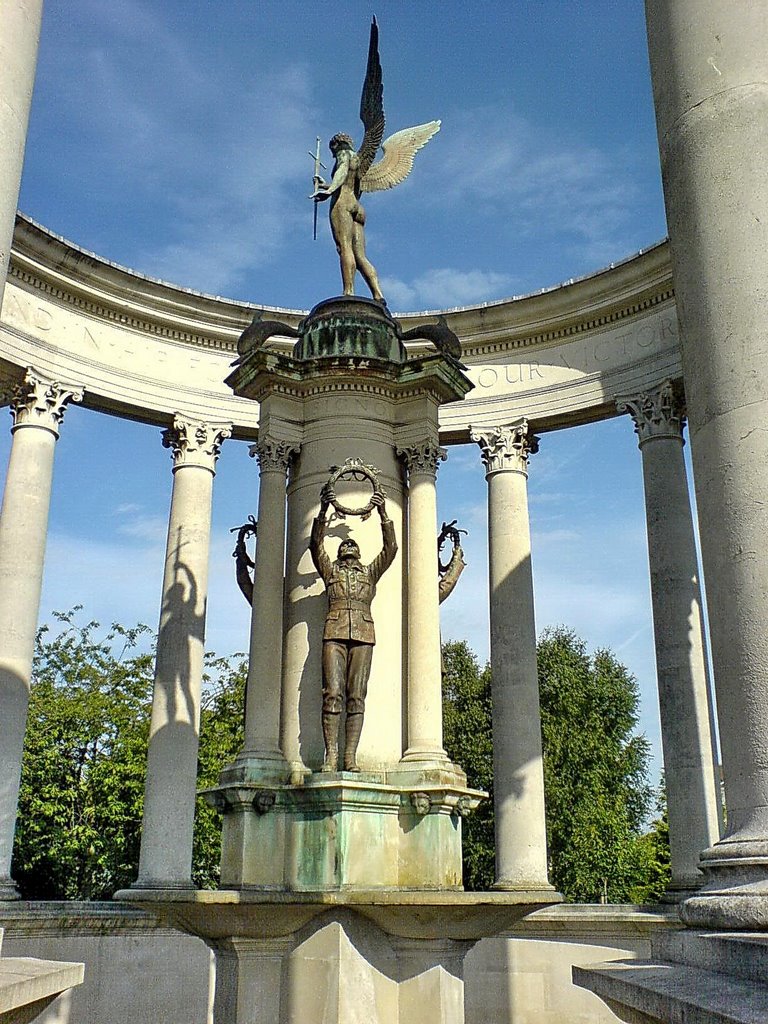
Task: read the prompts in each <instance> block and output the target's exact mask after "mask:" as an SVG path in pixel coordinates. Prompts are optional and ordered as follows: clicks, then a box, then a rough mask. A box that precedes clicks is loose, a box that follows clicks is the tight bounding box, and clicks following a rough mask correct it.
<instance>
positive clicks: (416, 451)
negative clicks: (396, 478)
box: [396, 441, 448, 476]
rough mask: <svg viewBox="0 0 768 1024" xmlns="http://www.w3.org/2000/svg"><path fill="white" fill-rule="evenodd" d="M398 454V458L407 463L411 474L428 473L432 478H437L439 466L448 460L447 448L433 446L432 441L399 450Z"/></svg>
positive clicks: (397, 450)
mask: <svg viewBox="0 0 768 1024" xmlns="http://www.w3.org/2000/svg"><path fill="white" fill-rule="evenodd" d="M396 452H397V456H398V458H400V459H402V460H403V462H404V463H405V465H406V467H407V468H408V472H409V473H428V474H429V475H430V476H437V467H438V465H439V464H440V463H441V462H445V460H446V459H447V458H448V453H447V452H446V450H445V448H441V447H440V446H439V445H436V444H432V442H431V441H422V443H421V444H413V445H408V446H407V447H405V448H397V449H396Z"/></svg>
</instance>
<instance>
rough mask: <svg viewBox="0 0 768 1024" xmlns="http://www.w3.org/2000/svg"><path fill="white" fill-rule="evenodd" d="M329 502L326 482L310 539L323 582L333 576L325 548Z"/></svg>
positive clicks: (310, 546) (314, 559)
mask: <svg viewBox="0 0 768 1024" xmlns="http://www.w3.org/2000/svg"><path fill="white" fill-rule="evenodd" d="M329 504H330V499H329V496H328V485H327V484H326V485H325V487H323V489H322V491H321V492H320V511H319V512H318V513H317V515H316V516H315V519H314V522H313V523H312V536H311V537H310V540H309V553H310V555H311V556H312V561H313V563H314V566H315V568H316V569H317V571H318V572H319V573H320V576H321V577H322V580H323V583H326V584H327V582H328V580H329V579H330V576H331V560H330V558H329V557H328V552H327V551H326V550H325V531H326V526H327V521H326V515H327V513H328V506H329Z"/></svg>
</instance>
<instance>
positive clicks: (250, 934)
mask: <svg viewBox="0 0 768 1024" xmlns="http://www.w3.org/2000/svg"><path fill="white" fill-rule="evenodd" d="M116 899H119V900H124V901H126V902H131V903H134V904H138V905H140V906H141V907H142V908H143V909H145V910H148V911H150V912H151V913H154V914H155V915H156V916H158V917H159V918H160V919H161V920H162V921H163V923H165V924H167V925H169V926H171V927H173V928H177V929H179V930H181V931H184V932H187V933H190V934H192V935H197V936H199V937H201V938H202V939H204V940H205V942H206V943H207V945H208V946H209V947H210V948H211V949H212V950H213V951H214V953H215V955H216V992H215V999H214V1024H262V1022H264V1024H267V1022H268V1024H276V1022H280V1024H306V1022H308V1021H320V1020H322V1021H323V1022H324V1024H362V1022H365V1024H462V1022H463V1021H464V977H463V973H464V958H465V956H466V954H467V953H468V952H469V950H470V949H471V948H472V946H473V945H474V944H475V943H476V942H477V941H478V940H479V939H481V938H485V937H487V936H490V935H496V934H498V933H499V932H500V931H503V930H506V929H509V928H511V927H512V926H513V925H514V924H515V923H516V922H517V921H519V920H520V918H521V917H523V916H525V915H526V914H529V913H530V912H531V911H533V910H537V909H539V908H541V907H542V906H546V905H547V904H548V903H551V902H552V901H551V900H547V899H546V898H542V896H541V894H539V893H527V894H526V893H514V894H500V893H463V892H462V893H455V892H454V893H445V892H444V893H438V892H431V893H430V892H411V893H396V892H382V891H368V892H345V893H341V892H335V893H334V892H325V893H265V892H234V891H224V890H222V891H219V892H198V893H196V894H195V895H194V897H189V896H183V895H182V894H180V893H177V892H168V893H161V892H157V891H154V890H153V891H148V892H145V893H141V892H139V891H137V890H135V889H129V890H127V891H126V892H120V893H117V894H116Z"/></svg>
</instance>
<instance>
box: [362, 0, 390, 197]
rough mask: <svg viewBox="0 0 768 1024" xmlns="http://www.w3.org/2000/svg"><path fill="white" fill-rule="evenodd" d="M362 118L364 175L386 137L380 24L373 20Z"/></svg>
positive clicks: (364, 85) (364, 83)
mask: <svg viewBox="0 0 768 1024" xmlns="http://www.w3.org/2000/svg"><path fill="white" fill-rule="evenodd" d="M360 120H361V121H362V122H363V125H364V127H365V135H364V136H363V141H362V145H361V146H360V149H359V150H358V156H359V158H360V165H359V167H360V170H359V174H360V177H362V176H363V175H364V174H365V173H366V171H367V170H368V168H369V167H370V166H371V164H372V163H373V161H374V159H375V158H376V154H377V153H378V151H379V146H380V145H381V140H382V139H383V138H384V85H383V83H382V80H381V61H380V60H379V26H378V25H377V24H376V19H375V18H374V19H373V21H372V22H371V40H370V43H369V44H368V67H367V68H366V71H365V81H364V82H363V94H362V96H361V97H360Z"/></svg>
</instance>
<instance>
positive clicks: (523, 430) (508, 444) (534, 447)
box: [469, 418, 539, 475]
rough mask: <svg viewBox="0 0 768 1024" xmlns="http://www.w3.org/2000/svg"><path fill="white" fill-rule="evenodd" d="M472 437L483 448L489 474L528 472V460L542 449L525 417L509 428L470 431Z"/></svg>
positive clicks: (486, 428)
mask: <svg viewBox="0 0 768 1024" xmlns="http://www.w3.org/2000/svg"><path fill="white" fill-rule="evenodd" d="M469 436H470V437H471V438H472V440H473V441H474V442H475V443H476V444H478V445H479V446H480V458H481V459H482V460H483V465H484V466H485V472H486V475H487V474H489V473H499V472H503V471H505V470H506V471H508V472H509V471H511V472H516V473H527V472H528V459H529V458H530V456H531V455H535V454H536V452H537V451H538V450H539V439H538V437H536V435H535V434H533V433H531V431H530V429H529V426H528V420H527V419H525V418H523V419H520V420H517V421H516V422H515V423H510V424H509V425H507V426H496V427H482V428H479V427H478V428H477V429H475V428H474V427H470V428H469Z"/></svg>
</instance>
